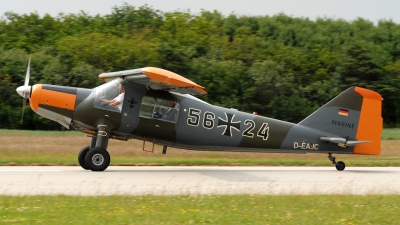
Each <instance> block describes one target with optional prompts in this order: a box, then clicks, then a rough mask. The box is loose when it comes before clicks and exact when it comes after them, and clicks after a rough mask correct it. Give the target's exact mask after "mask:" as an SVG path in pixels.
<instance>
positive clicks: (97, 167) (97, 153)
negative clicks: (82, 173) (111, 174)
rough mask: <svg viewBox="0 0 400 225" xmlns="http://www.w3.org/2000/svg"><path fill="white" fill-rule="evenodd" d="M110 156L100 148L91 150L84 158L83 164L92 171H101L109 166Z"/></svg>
mask: <svg viewBox="0 0 400 225" xmlns="http://www.w3.org/2000/svg"><path fill="white" fill-rule="evenodd" d="M110 161H111V159H110V154H108V152H107V150H105V149H104V148H101V147H96V148H92V149H90V150H89V151H88V153H87V154H86V156H85V163H86V165H87V166H88V167H89V169H91V170H92V171H103V170H105V169H107V167H108V165H110Z"/></svg>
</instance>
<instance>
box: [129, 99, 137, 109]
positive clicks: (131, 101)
mask: <svg viewBox="0 0 400 225" xmlns="http://www.w3.org/2000/svg"><path fill="white" fill-rule="evenodd" d="M128 102H129V107H131V108H133V107H135V105H136V103H137V102H136V100H135V98H131V99H129V100H128Z"/></svg>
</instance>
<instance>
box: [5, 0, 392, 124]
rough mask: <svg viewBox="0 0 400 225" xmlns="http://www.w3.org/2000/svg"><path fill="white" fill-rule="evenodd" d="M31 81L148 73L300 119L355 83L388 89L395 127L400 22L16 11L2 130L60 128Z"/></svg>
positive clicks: (69, 82)
mask: <svg viewBox="0 0 400 225" xmlns="http://www.w3.org/2000/svg"><path fill="white" fill-rule="evenodd" d="M29 56H32V62H31V79H30V84H36V83H45V84H54V85H65V86H75V87H83V88H93V87H95V86H97V85H99V84H101V83H102V81H101V80H99V79H98V75H99V74H100V73H102V72H109V71H118V70H127V69H133V68H140V67H146V66H154V67H160V68H164V69H167V70H170V71H173V72H176V73H178V74H180V75H182V76H184V77H187V78H188V79H191V80H193V81H194V82H196V83H198V84H200V85H202V86H204V87H206V90H207V92H208V93H209V94H208V95H205V96H200V98H202V99H203V100H205V101H207V102H209V103H211V104H216V105H219V106H223V107H229V108H237V109H239V110H243V111H247V112H253V111H257V112H258V113H259V114H260V115H263V116H268V117H272V118H276V119H281V120H287V121H291V122H295V123H296V122H299V121H301V120H302V119H303V118H305V117H306V116H307V115H309V114H310V113H312V112H313V111H315V110H316V109H318V108H319V107H320V106H322V105H323V104H325V103H326V102H327V101H329V100H330V99H332V98H333V97H334V96H336V95H337V94H339V93H340V92H342V91H343V90H345V89H347V88H348V87H350V86H360V87H365V88H369V89H372V90H375V91H377V92H379V93H380V94H381V95H382V96H383V98H384V101H383V110H382V115H383V118H384V124H385V126H398V125H399V124H400V95H399V94H398V93H400V25H399V24H396V23H394V22H393V21H391V20H381V21H379V22H378V23H377V24H374V23H373V22H371V21H368V20H365V19H362V18H358V19H357V20H354V21H345V20H341V19H330V18H319V19H316V20H310V19H307V18H295V17H290V16H287V15H284V14H278V15H274V16H239V15H235V14H230V15H228V16H224V15H222V14H221V13H220V12H218V11H205V10H203V11H202V12H201V13H199V14H192V13H190V12H189V11H173V12H161V11H160V10H157V9H154V8H152V7H150V6H147V5H144V6H141V7H134V6H131V5H129V4H126V3H125V4H123V5H121V6H115V7H114V8H112V12H111V13H110V14H107V15H103V16H101V15H95V16H92V15H88V14H86V13H85V12H80V13H77V14H59V15H57V16H54V17H53V16H50V15H48V14H46V15H44V16H41V15H39V14H38V13H30V14H23V15H19V14H16V13H12V12H7V13H5V14H4V16H3V17H2V18H1V19H0V87H1V92H0V95H1V99H2V101H1V102H0V128H1V129H21V128H22V129H45V130H57V129H61V126H60V125H59V124H57V123H56V122H53V121H49V120H48V119H45V118H42V117H40V116H38V115H37V114H35V113H33V112H32V110H30V109H29V108H28V109H26V110H25V115H24V122H23V124H22V125H21V124H20V120H21V108H22V98H21V97H20V96H19V95H18V94H17V93H16V91H15V89H16V88H17V87H18V86H21V85H23V82H24V79H25V78H24V77H25V74H26V67H27V63H28V59H29Z"/></svg>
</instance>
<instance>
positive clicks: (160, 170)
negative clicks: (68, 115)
mask: <svg viewBox="0 0 400 225" xmlns="http://www.w3.org/2000/svg"><path fill="white" fill-rule="evenodd" d="M399 193H400V168H398V167H349V168H346V170H344V171H341V172H339V171H337V170H336V169H335V168H334V167H333V166H332V167H222V166H221V167H206V166H202V167H198V166H196V167H195V166H177V167H170V166H143V167H142V166H138V167H132V166H110V167H108V169H107V170H106V171H103V172H92V171H85V170H83V169H82V168H81V167H75V166H1V167H0V195H59V194H62V195H84V196H92V195H147V194H153V195H179V194H188V195H198V194H300V195H307V194H356V195H366V194H399Z"/></svg>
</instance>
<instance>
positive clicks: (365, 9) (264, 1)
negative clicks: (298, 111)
mask: <svg viewBox="0 0 400 225" xmlns="http://www.w3.org/2000/svg"><path fill="white" fill-rule="evenodd" d="M124 2H126V3H128V4H129V5H132V6H135V7H139V6H143V5H145V4H147V5H148V6H151V7H153V8H154V9H158V10H161V11H163V12H171V11H176V10H179V11H187V10H190V12H191V13H192V14H197V13H199V12H200V11H201V10H202V9H204V10H208V11H213V10H217V11H219V12H221V13H222V14H223V15H224V16H228V15H229V14H231V13H234V14H236V15H245V16H264V15H269V16H272V15H276V14H278V13H284V14H286V15H289V16H292V17H303V18H309V19H312V20H315V19H316V18H333V19H344V20H347V21H353V20H355V19H357V18H359V17H361V18H364V19H367V20H369V21H371V22H374V23H375V24H376V23H377V22H378V21H379V20H382V19H384V20H393V21H394V22H396V23H399V24H400V12H399V9H400V0H123V1H119V0H63V1H58V0H0V17H3V18H4V13H5V12H7V11H12V12H15V13H18V14H29V13H31V12H37V13H39V15H41V16H43V15H44V14H46V13H48V14H50V15H52V16H57V15H58V13H64V14H69V13H79V12H80V11H81V10H83V11H84V12H86V13H88V14H90V15H97V14H100V15H105V14H110V13H111V12H112V7H114V6H121V5H122V4H123V3H124Z"/></svg>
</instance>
